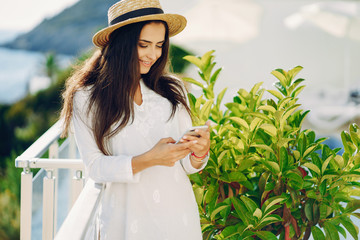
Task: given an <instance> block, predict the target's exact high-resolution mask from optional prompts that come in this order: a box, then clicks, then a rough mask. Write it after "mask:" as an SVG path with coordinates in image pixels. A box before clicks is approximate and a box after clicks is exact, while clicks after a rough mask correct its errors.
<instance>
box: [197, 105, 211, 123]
mask: <svg viewBox="0 0 360 240" xmlns="http://www.w3.org/2000/svg"><path fill="white" fill-rule="evenodd" d="M213 102H214V101H213V100H209V101H207V102H206V103H205V104H204V105H203V106H202V108H201V110H200V114H199V117H200V119H201V120H202V121H203V123H204V124H205V122H206V121H207V120H208V119H209V115H210V111H211V106H212V104H213Z"/></svg>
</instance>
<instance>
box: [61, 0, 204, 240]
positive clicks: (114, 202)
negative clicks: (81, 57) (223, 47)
mask: <svg viewBox="0 0 360 240" xmlns="http://www.w3.org/2000/svg"><path fill="white" fill-rule="evenodd" d="M108 16H109V24H110V26H109V27H107V28H105V29H103V30H101V31H99V32H98V33H96V34H95V35H94V37H93V42H94V44H95V45H96V46H97V47H99V50H98V51H97V52H95V53H94V55H93V56H92V57H91V58H90V60H88V61H87V62H86V63H85V65H84V66H83V67H82V68H81V69H80V70H78V71H77V72H76V73H75V74H74V75H73V76H72V77H71V78H70V79H69V80H68V82H67V89H66V91H65V92H64V95H63V97H64V107H63V110H62V117H63V118H64V119H65V130H64V133H66V132H67V131H68V129H69V126H70V121H72V122H73V126H74V132H75V138H76V142H77V145H78V148H79V151H80V154H81V158H82V159H83V161H84V164H85V167H86V174H87V175H88V177H90V178H92V179H93V180H94V181H96V182H101V183H104V188H105V189H104V196H103V198H102V200H101V205H100V210H99V217H98V229H99V232H98V233H97V236H98V237H99V238H100V239H102V240H103V239H126V240H130V239H134V240H136V239H139V240H140V239H141V240H145V239H147V240H148V239H150V240H151V239H154V240H160V239H164V240H165V239H168V240H176V239H179V240H180V239H181V240H184V239H186V240H198V239H199V240H200V239H201V238H202V237H201V229H200V221H199V215H198V208H197V205H196V201H195V197H194V194H193V192H192V186H191V184H190V181H189V179H188V177H187V174H192V173H195V172H198V171H200V170H201V169H203V168H204V167H205V165H206V162H207V159H208V151H209V146H210V141H209V131H208V130H197V133H198V134H199V137H194V136H190V135H185V136H183V137H182V134H183V133H184V132H185V131H186V130H187V129H188V128H189V127H191V118H190V111H189V108H188V106H187V104H186V95H185V93H184V90H183V86H182V84H181V82H180V81H179V80H177V79H176V78H174V77H171V76H170V75H167V74H165V70H164V69H165V66H166V63H167V59H168V49H169V36H173V35H175V34H177V33H179V32H181V31H182V30H183V29H184V27H185V25H186V20H185V18H184V17H183V16H180V15H176V14H164V13H163V12H162V9H161V6H160V4H159V2H158V1H157V0H147V1H144V0H123V1H120V2H118V3H116V4H114V5H113V6H112V7H111V8H110V9H109V13H108ZM179 139H181V140H180V142H179V143H177V144H175V142H176V140H179Z"/></svg>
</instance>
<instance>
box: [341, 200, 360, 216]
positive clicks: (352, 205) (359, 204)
mask: <svg viewBox="0 0 360 240" xmlns="http://www.w3.org/2000/svg"><path fill="white" fill-rule="evenodd" d="M359 208H360V200H356V199H355V200H352V201H350V202H349V203H348V204H347V205H346V208H345V211H344V213H352V212H354V211H355V210H357V209H359Z"/></svg>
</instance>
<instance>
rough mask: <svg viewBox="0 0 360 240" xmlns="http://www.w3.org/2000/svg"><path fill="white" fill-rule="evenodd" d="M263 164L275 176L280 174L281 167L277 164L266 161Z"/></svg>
mask: <svg viewBox="0 0 360 240" xmlns="http://www.w3.org/2000/svg"><path fill="white" fill-rule="evenodd" d="M262 163H263V164H264V165H265V167H267V168H268V169H269V170H270V171H271V172H272V173H273V174H275V175H277V174H278V173H279V172H280V166H279V164H277V163H276V162H273V161H270V160H264V161H262Z"/></svg>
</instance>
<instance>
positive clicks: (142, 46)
mask: <svg viewBox="0 0 360 240" xmlns="http://www.w3.org/2000/svg"><path fill="white" fill-rule="evenodd" d="M139 47H141V48H146V47H147V45H143V44H139Z"/></svg>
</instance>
